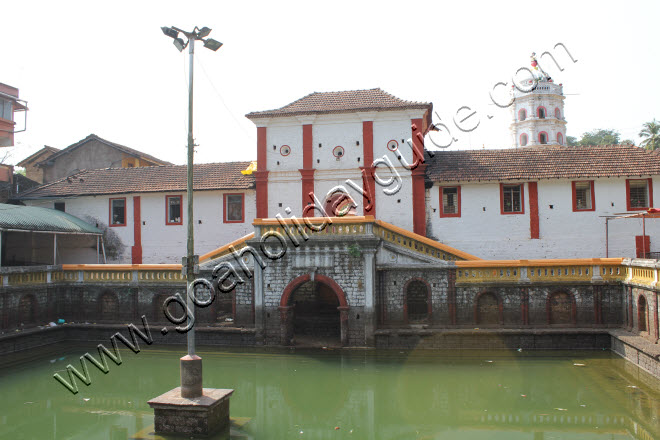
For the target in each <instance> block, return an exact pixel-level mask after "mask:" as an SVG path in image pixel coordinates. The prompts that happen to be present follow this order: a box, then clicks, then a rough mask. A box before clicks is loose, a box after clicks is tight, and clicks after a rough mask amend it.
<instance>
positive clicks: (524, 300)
mask: <svg viewBox="0 0 660 440" xmlns="http://www.w3.org/2000/svg"><path fill="white" fill-rule="evenodd" d="M520 315H521V317H522V323H523V325H529V288H528V287H523V288H522V289H521V292H520Z"/></svg>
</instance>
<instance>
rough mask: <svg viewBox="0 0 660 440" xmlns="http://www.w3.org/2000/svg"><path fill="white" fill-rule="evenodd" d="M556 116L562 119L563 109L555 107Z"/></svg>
mask: <svg viewBox="0 0 660 440" xmlns="http://www.w3.org/2000/svg"><path fill="white" fill-rule="evenodd" d="M555 118H557V119H561V110H559V107H555Z"/></svg>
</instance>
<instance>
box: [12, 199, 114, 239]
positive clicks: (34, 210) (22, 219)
mask: <svg viewBox="0 0 660 440" xmlns="http://www.w3.org/2000/svg"><path fill="white" fill-rule="evenodd" d="M0 229H21V230H24V231H43V232H63V233H67V232H68V233H79V234H80V233H82V234H101V233H102V232H101V231H100V230H99V229H98V228H96V227H94V226H92V225H90V224H89V223H86V222H84V221H82V220H80V219H79V218H78V217H74V216H72V215H71V214H67V213H66V212H61V211H58V210H56V209H48V208H38V207H36V206H18V205H7V204H4V203H2V204H0Z"/></svg>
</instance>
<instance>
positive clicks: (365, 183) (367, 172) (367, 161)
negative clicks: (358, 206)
mask: <svg viewBox="0 0 660 440" xmlns="http://www.w3.org/2000/svg"><path fill="white" fill-rule="evenodd" d="M362 156H363V157H364V167H360V170H362V188H363V189H364V192H365V194H366V196H363V197H362V204H363V207H364V215H373V216H374V217H376V178H375V177H374V167H373V163H374V123H373V121H363V122H362Z"/></svg>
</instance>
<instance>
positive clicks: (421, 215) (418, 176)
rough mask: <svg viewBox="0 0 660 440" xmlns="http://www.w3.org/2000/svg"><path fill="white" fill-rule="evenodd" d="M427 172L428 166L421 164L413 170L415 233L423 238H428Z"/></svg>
mask: <svg viewBox="0 0 660 440" xmlns="http://www.w3.org/2000/svg"><path fill="white" fill-rule="evenodd" d="M425 170H426V164H420V165H418V166H417V167H416V168H415V169H413V170H412V197H413V200H412V202H413V232H414V233H415V234H419V235H423V236H426V190H425V189H424V172H425Z"/></svg>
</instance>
